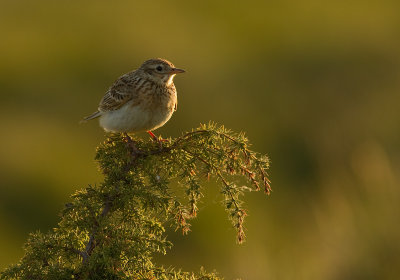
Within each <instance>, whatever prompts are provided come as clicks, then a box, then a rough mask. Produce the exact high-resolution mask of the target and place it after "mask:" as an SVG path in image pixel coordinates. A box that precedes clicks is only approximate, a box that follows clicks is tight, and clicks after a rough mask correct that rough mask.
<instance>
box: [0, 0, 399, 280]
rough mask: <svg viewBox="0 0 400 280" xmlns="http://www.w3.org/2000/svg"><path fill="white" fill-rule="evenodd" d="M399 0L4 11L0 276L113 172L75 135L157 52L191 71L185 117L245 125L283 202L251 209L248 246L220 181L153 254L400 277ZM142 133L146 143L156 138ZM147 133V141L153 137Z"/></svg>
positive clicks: (95, 134) (327, 275)
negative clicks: (74, 196) (267, 160)
mask: <svg viewBox="0 0 400 280" xmlns="http://www.w3.org/2000/svg"><path fill="white" fill-rule="evenodd" d="M398 3H399V2H398V1H394V0H393V1H391V0H379V1H378V0H371V1H357V0H354V1H351V0H348V1H342V0H337V1H333V0H332V1H321V0H300V1H295V0H283V1H223V2H222V1H221V2H220V1H211V0H207V1H184V0H176V1H174V0H171V1H158V0H153V1H65V0H58V1H51V0H47V1H46V0H37V1H27V0H19V1H11V0H10V1H4V0H2V1H0V36H1V37H0V95H1V103H0V127H1V131H2V132H1V140H0V268H4V267H6V266H8V265H9V264H11V263H14V262H16V261H17V260H18V259H19V258H20V257H21V256H22V253H23V250H22V245H23V243H24V241H25V240H26V238H27V234H28V233H29V232H31V231H36V230H41V231H47V230H49V229H51V228H52V227H54V226H56V224H57V222H58V216H57V213H58V212H59V211H60V210H61V209H62V207H63V204H64V203H65V202H67V201H69V195H70V194H71V193H73V192H74V191H75V190H77V189H79V188H83V187H85V186H86V185H87V184H93V183H96V182H97V183H98V182H100V181H101V176H100V175H99V172H98V170H97V167H96V164H95V162H94V160H93V157H94V152H95V147H96V146H97V145H98V143H99V142H101V141H102V140H103V139H104V133H103V131H102V130H101V129H100V128H99V127H98V124H97V122H91V123H88V124H85V125H79V124H78V121H79V120H80V119H81V118H82V117H83V116H85V115H87V114H90V113H92V112H93V111H94V110H95V109H96V107H97V104H98V102H99V100H100V98H101V97H102V96H103V94H104V93H105V91H106V90H107V88H108V86H110V84H111V83H112V82H113V81H114V79H116V78H117V77H118V76H119V75H121V74H123V73H125V72H128V71H130V70H132V69H134V68H136V67H137V66H138V65H140V64H141V63H142V62H143V61H144V60H145V59H148V58H152V57H163V58H167V59H169V60H171V61H172V62H173V63H174V64H175V65H176V66H177V67H181V68H184V69H186V70H187V73H185V74H184V75H182V76H178V77H177V78H176V79H175V81H176V82H175V84H176V86H177V88H178V95H179V106H178V111H177V112H176V113H175V115H174V116H173V118H172V119H171V120H170V121H169V122H168V124H167V125H166V126H165V127H163V128H162V129H159V130H157V133H161V134H162V135H163V136H165V137H166V136H173V137H174V136H179V135H180V134H181V133H182V132H183V131H186V130H189V129H191V128H192V127H197V126H198V125H199V123H200V122H203V123H205V122H208V121H209V120H213V121H216V122H217V123H220V124H225V125H226V126H227V127H229V128H231V129H233V130H236V131H246V132H247V135H248V137H249V138H250V140H251V141H252V143H253V148H254V149H255V150H257V151H259V152H261V153H267V154H268V155H269V156H270V157H271V159H272V168H271V170H270V176H271V180H272V187H273V193H272V195H271V196H270V197H268V198H266V197H264V196H263V195H262V194H259V193H251V194H249V195H248V196H247V198H246V202H247V207H248V209H249V214H250V215H249V217H248V219H247V222H246V227H247V238H248V240H247V242H246V243H245V244H244V245H242V246H239V245H237V244H235V232H234V230H233V229H232V228H231V225H230V222H229V221H228V220H227V217H226V213H225V212H224V210H223V207H221V205H220V203H219V201H220V198H221V197H220V196H219V195H218V189H217V186H216V185H215V184H206V186H207V187H206V190H205V192H206V197H205V199H204V203H203V204H202V205H201V211H200V213H199V215H198V218H197V219H196V220H194V221H193V227H192V232H191V233H190V234H189V235H188V236H182V235H180V233H175V232H174V231H169V232H168V236H169V238H170V239H171V240H172V241H173V242H174V243H175V246H174V247H173V249H172V250H171V251H170V252H169V254H167V255H166V256H160V257H157V262H159V263H163V264H165V265H167V266H168V265H172V266H176V267H181V268H183V269H184V270H196V271H197V270H198V269H199V267H200V265H204V267H205V268H206V269H207V270H213V269H216V270H217V271H218V272H220V273H221V275H224V276H226V279H236V278H239V277H241V278H243V279H307V280H308V279H311V280H312V279H328V280H329V279H394V278H396V276H397V275H399V273H400V268H399V267H400V266H399V265H400V224H399V222H400V219H399V218H400V189H399V181H400V176H399V173H398V172H397V171H398V170H399V167H400V145H399V144H400V110H399V104H400V94H399V90H400V80H399V78H400V75H399V74H400V71H399V70H400V53H399V49H400V48H399V47H400V5H399V4H398ZM143 136H144V135H143ZM144 137H147V136H144Z"/></svg>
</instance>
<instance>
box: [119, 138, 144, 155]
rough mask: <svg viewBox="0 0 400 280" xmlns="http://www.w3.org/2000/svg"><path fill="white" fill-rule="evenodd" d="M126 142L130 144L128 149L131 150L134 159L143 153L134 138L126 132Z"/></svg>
mask: <svg viewBox="0 0 400 280" xmlns="http://www.w3.org/2000/svg"><path fill="white" fill-rule="evenodd" d="M123 135H124V137H125V140H126V142H127V143H128V147H129V149H130V150H131V155H132V156H133V157H136V156H137V155H138V154H142V151H140V150H139V149H138V148H137V147H136V144H135V141H133V140H132V138H131V137H130V136H129V135H128V133H126V132H124V133H123Z"/></svg>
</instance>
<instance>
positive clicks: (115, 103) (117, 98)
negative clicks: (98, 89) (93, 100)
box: [98, 71, 137, 112]
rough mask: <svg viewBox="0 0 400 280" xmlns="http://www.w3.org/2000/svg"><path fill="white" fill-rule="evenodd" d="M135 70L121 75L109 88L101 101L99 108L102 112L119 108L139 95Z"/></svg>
mask: <svg viewBox="0 0 400 280" xmlns="http://www.w3.org/2000/svg"><path fill="white" fill-rule="evenodd" d="M134 72H135V71H133V72H130V73H127V74H125V75H123V76H121V77H120V78H118V79H117V80H116V81H115V82H114V84H113V85H112V86H111V87H110V88H109V89H108V91H107V93H106V94H105V95H104V97H103V98H102V100H101V101H100V104H99V108H98V109H99V111H100V112H107V111H113V110H117V109H119V108H121V107H122V106H123V105H124V104H125V103H127V102H128V101H129V100H132V99H134V98H135V97H136V96H137V93H136V91H135V88H136V87H135V84H136V83H137V80H135V79H134V77H135V75H134Z"/></svg>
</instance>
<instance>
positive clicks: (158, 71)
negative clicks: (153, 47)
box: [139, 58, 185, 86]
mask: <svg viewBox="0 0 400 280" xmlns="http://www.w3.org/2000/svg"><path fill="white" fill-rule="evenodd" d="M139 70H140V71H143V73H144V74H145V75H146V76H147V77H148V79H150V80H152V81H153V82H155V83H158V84H162V85H167V86H169V85H170V84H172V82H173V79H174V77H175V75H176V74H179V73H184V72H185V70H183V69H179V68H176V67H175V66H174V65H173V64H172V63H171V62H169V61H168V60H165V59H162V58H155V59H149V60H146V61H145V62H143V64H142V66H140V68H139Z"/></svg>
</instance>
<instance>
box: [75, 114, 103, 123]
mask: <svg viewBox="0 0 400 280" xmlns="http://www.w3.org/2000/svg"><path fill="white" fill-rule="evenodd" d="M100 116H101V112H100V111H97V112H94V113H93V114H91V115H90V116H87V117H84V118H83V120H81V121H80V122H79V123H85V122H87V121H90V120H93V119H95V118H98V117H100Z"/></svg>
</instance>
